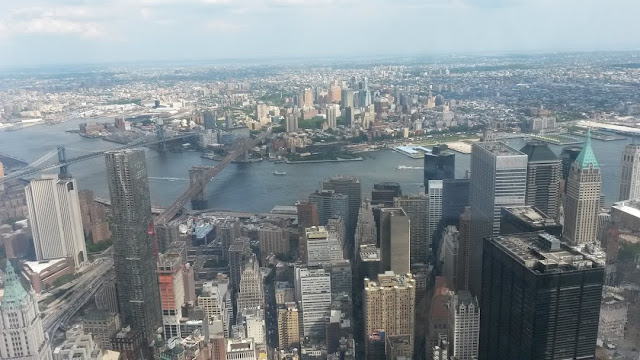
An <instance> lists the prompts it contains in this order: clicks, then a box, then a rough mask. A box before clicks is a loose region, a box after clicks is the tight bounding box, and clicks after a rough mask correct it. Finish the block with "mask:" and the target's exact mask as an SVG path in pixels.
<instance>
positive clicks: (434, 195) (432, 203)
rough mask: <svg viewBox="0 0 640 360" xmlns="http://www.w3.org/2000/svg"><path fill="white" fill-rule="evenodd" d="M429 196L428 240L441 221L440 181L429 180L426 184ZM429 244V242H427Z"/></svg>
mask: <svg viewBox="0 0 640 360" xmlns="http://www.w3.org/2000/svg"><path fill="white" fill-rule="evenodd" d="M427 187H428V194H429V195H428V196H429V209H428V213H429V233H428V236H429V239H432V238H433V234H434V233H435V232H436V229H437V228H438V224H439V223H440V220H441V219H442V180H429V181H428V182H427ZM429 243H431V240H430V241H429Z"/></svg>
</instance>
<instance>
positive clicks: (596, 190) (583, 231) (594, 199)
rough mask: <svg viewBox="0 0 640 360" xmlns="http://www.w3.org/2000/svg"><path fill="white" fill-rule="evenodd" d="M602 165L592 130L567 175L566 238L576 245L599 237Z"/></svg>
mask: <svg viewBox="0 0 640 360" xmlns="http://www.w3.org/2000/svg"><path fill="white" fill-rule="evenodd" d="M601 176H602V175H601V173H600V165H599V164H598V161H597V160H596V156H595V154H594V153H593V149H591V132H590V131H587V139H586V141H585V143H584V146H583V147H582V151H581V152H580V154H579V155H578V157H577V158H576V161H574V163H573V164H572V165H571V170H570V171H569V178H568V179H567V193H566V205H565V207H564V215H565V216H564V234H563V239H564V240H565V241H567V242H569V243H571V244H574V245H583V244H590V243H594V242H595V241H596V230H597V222H598V213H599V212H600V194H601V187H602V177H601Z"/></svg>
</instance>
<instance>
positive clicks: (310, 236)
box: [304, 226, 344, 264]
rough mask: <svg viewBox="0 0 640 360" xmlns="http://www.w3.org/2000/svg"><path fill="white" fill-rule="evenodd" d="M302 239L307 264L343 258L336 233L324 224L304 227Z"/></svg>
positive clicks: (323, 262)
mask: <svg viewBox="0 0 640 360" xmlns="http://www.w3.org/2000/svg"><path fill="white" fill-rule="evenodd" d="M304 241H305V248H306V249H307V259H306V260H307V263H308V264H326V263H329V262H332V261H341V260H343V259H344V257H343V254H342V245H341V244H340V243H339V241H338V237H337V234H336V233H335V232H333V231H328V230H327V228H325V227H324V226H318V227H315V226H314V227H310V228H307V229H305V230H304Z"/></svg>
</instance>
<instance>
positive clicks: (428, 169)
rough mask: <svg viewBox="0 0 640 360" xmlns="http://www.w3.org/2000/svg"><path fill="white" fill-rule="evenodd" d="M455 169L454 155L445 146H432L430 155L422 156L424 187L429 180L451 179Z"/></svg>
mask: <svg viewBox="0 0 640 360" xmlns="http://www.w3.org/2000/svg"><path fill="white" fill-rule="evenodd" d="M455 169H456V154H455V153H454V152H453V151H451V150H448V148H447V147H446V145H438V146H434V147H433V148H432V150H431V153H425V154H424V187H425V188H427V185H428V184H429V180H444V179H453V178H454V177H455Z"/></svg>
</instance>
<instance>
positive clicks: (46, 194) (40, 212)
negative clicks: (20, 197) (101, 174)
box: [24, 177, 87, 268]
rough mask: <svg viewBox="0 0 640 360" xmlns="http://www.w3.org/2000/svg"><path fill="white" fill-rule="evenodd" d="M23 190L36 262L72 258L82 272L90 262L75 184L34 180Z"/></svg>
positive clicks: (51, 179) (59, 180)
mask: <svg viewBox="0 0 640 360" xmlns="http://www.w3.org/2000/svg"><path fill="white" fill-rule="evenodd" d="M24 190H25V194H26V197H27V207H28V209H29V223H30V225H31V233H32V234H33V245H34V247H35V250H36V258H37V259H38V260H49V259H59V258H62V257H69V258H72V259H73V264H74V265H75V267H76V268H79V267H80V266H81V265H82V264H83V263H84V262H85V261H86V260H87V248H86V246H85V243H84V230H83V228H82V215H81V213H80V200H79V199H78V185H77V184H76V181H75V180H74V179H57V178H55V177H50V178H43V179H34V180H31V182H30V183H29V185H27V187H26V188H25V189H24Z"/></svg>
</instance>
